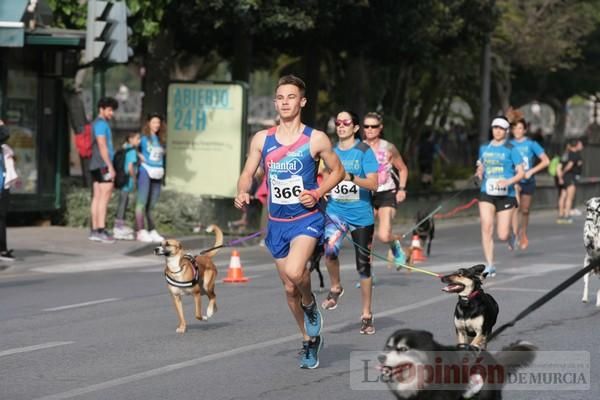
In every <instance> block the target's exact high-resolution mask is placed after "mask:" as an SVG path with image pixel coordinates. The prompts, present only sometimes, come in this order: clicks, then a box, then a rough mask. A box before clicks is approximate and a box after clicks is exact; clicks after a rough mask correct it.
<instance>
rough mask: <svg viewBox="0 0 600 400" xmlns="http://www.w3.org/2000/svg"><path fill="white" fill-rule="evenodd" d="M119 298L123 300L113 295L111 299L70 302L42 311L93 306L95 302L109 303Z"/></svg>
mask: <svg viewBox="0 0 600 400" xmlns="http://www.w3.org/2000/svg"><path fill="white" fill-rule="evenodd" d="M118 300H121V299H119V298H116V297H111V298H109V299H102V300H94V301H86V302H84V303H77V304H69V305H66V306H60V307H52V308H44V309H43V310H42V311H62V310H68V309H70V308H79V307H87V306H93V305H95V304H102V303H109V302H111V301H118Z"/></svg>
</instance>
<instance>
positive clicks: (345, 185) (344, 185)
mask: <svg viewBox="0 0 600 400" xmlns="http://www.w3.org/2000/svg"><path fill="white" fill-rule="evenodd" d="M331 197H332V198H333V199H335V200H337V201H357V200H359V198H360V193H359V189H358V186H357V185H356V184H355V183H353V182H349V181H342V182H340V183H338V185H337V186H336V187H334V188H333V190H332V191H331Z"/></svg>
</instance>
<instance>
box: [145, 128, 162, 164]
mask: <svg viewBox="0 0 600 400" xmlns="http://www.w3.org/2000/svg"><path fill="white" fill-rule="evenodd" d="M140 150H141V153H142V155H143V156H144V163H145V164H147V165H148V166H150V167H154V168H164V163H165V161H164V160H165V157H164V155H165V148H164V147H163V146H162V144H160V140H159V139H158V136H157V135H150V136H147V135H142V141H141V143H140Z"/></svg>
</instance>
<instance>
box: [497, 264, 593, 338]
mask: <svg viewBox="0 0 600 400" xmlns="http://www.w3.org/2000/svg"><path fill="white" fill-rule="evenodd" d="M597 267H600V257H597V258H595V259H593V260H591V261H590V263H589V264H588V265H587V266H586V267H584V268H583V269H580V270H579V271H577V272H576V273H575V274H573V275H572V276H571V277H569V278H568V279H566V280H565V281H563V282H562V283H560V284H559V285H558V286H556V287H555V288H554V289H552V290H551V291H549V292H548V293H546V294H545V295H543V296H542V297H540V298H539V299H538V300H537V301H536V302H535V303H533V304H532V305H530V306H529V307H527V308H526V309H524V310H523V311H521V313H520V314H519V315H517V316H516V317H515V318H514V319H513V320H512V321H510V322H508V323H506V324H504V325H502V326H501V327H500V328H498V329H496V330H495V331H493V332H492V333H491V334H490V336H488V340H487V341H488V342H491V341H492V340H493V339H494V338H496V337H497V336H498V335H500V334H501V333H502V332H503V331H504V330H505V329H507V328H510V327H512V326H514V325H515V324H516V323H517V321H520V320H521V319H523V318H525V317H526V316H527V315H529V314H531V313H532V312H533V311H535V310H537V309H538V308H540V307H541V306H543V305H544V304H546V303H547V302H548V301H550V300H551V299H552V298H554V297H556V296H557V295H558V294H559V293H561V292H562V291H564V290H565V289H567V288H568V287H569V286H571V285H572V284H573V283H575V282H577V281H578V280H579V279H580V278H581V277H582V276H584V275H585V274H587V273H588V272H590V271H591V270H592V269H594V268H597Z"/></svg>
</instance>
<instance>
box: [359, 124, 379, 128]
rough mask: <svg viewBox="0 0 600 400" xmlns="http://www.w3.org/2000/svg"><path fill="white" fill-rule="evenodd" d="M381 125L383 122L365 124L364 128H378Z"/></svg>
mask: <svg viewBox="0 0 600 400" xmlns="http://www.w3.org/2000/svg"><path fill="white" fill-rule="evenodd" d="M380 126H381V124H377V125H363V128H365V129H369V128H370V129H377V128H379V127H380Z"/></svg>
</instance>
